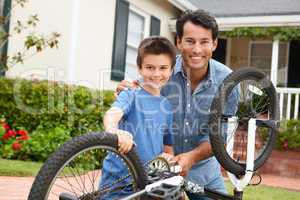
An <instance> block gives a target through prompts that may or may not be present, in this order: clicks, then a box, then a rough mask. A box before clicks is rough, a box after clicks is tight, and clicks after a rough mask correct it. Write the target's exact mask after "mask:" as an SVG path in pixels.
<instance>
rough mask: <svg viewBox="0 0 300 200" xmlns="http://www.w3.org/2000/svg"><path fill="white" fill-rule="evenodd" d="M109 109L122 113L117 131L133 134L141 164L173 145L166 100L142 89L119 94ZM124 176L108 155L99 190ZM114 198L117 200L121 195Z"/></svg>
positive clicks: (114, 158) (119, 167)
mask: <svg viewBox="0 0 300 200" xmlns="http://www.w3.org/2000/svg"><path fill="white" fill-rule="evenodd" d="M112 107H118V108H120V109H122V110H123V112H124V115H123V117H122V120H121V122H120V123H119V128H120V129H122V130H126V131H128V132H130V133H132V135H133V140H134V142H135V143H136V147H135V148H136V151H137V153H138V155H139V157H140V159H141V161H142V162H143V163H146V162H148V161H150V160H152V159H153V158H155V157H156V156H157V155H159V154H161V153H162V152H163V146H164V145H172V143H173V142H172V131H171V127H172V107H171V104H170V103H169V102H168V100H167V99H166V98H165V97H162V96H153V95H151V94H150V93H148V92H147V91H145V90H144V89H140V90H126V91H122V92H121V93H120V94H119V96H118V98H117V99H116V101H115V102H114V103H113V105H112ZM127 174H128V171H127V169H126V168H125V166H124V164H123V163H122V162H121V161H120V158H117V157H116V156H115V154H113V153H109V154H108V155H107V156H106V158H105V159H104V161H103V169H102V177H101V182H100V188H101V186H105V185H106V184H110V183H113V182H114V181H116V180H118V179H119V178H121V177H124V176H126V175H127ZM124 181H125V182H128V181H129V180H124ZM120 184H124V182H122V183H120ZM116 187H117V186H116ZM122 192H126V191H122ZM128 192H130V191H128ZM112 195H113V194H110V196H109V197H108V195H106V196H107V197H105V198H104V199H113V198H114V197H113V196H112ZM115 195H118V196H119V197H120V196H121V195H122V194H120V193H118V194H115ZM115 197H117V196H115Z"/></svg>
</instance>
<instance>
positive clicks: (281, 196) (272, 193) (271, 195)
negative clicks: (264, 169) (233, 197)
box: [226, 182, 300, 200]
mask: <svg viewBox="0 0 300 200" xmlns="http://www.w3.org/2000/svg"><path fill="white" fill-rule="evenodd" d="M226 187H227V190H228V191H230V192H232V191H233V186H232V184H231V183H229V182H226ZM299 199H300V191H290V190H286V189H281V188H275V187H267V186H262V185H259V186H248V187H246V189H245V190H244V198H243V200H299Z"/></svg>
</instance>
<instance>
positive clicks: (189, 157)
mask: <svg viewBox="0 0 300 200" xmlns="http://www.w3.org/2000/svg"><path fill="white" fill-rule="evenodd" d="M172 161H174V162H177V164H178V165H180V166H181V168H182V171H181V173H180V175H181V176H186V175H187V174H188V172H189V170H190V169H191V167H192V166H193V165H194V164H195V163H196V161H195V158H194V155H193V153H192V152H191V151H190V152H186V153H182V154H179V155H177V156H175V157H174V158H173V159H172Z"/></svg>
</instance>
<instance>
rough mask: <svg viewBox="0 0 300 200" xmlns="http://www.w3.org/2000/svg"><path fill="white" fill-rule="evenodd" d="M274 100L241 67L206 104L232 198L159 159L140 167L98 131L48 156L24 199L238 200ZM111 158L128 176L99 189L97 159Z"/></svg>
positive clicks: (269, 131)
mask: <svg viewBox="0 0 300 200" xmlns="http://www.w3.org/2000/svg"><path fill="white" fill-rule="evenodd" d="M235 90H238V91H239V95H240V96H239V98H238V99H237V104H236V105H237V112H235V113H234V115H228V114H227V112H226V109H227V108H226V102H227V101H228V99H229V97H230V95H231V93H232V92H233V91H235ZM277 104H278V102H277V95H276V91H275V88H274V86H273V85H272V83H271V82H270V81H269V80H268V79H267V77H266V76H265V74H264V73H262V72H261V71H259V70H257V69H253V68H242V69H239V70H237V71H235V72H233V73H231V74H230V75H229V76H228V77H227V78H226V79H225V80H224V82H223V84H222V85H221V86H220V87H219V90H218V93H217V95H216V96H215V97H214V99H213V101H212V104H211V109H210V112H211V116H210V121H209V127H210V135H209V137H210V142H211V145H212V149H213V153H214V156H215V157H216V158H217V160H218V161H219V163H220V164H221V166H223V168H224V169H225V170H227V171H228V175H229V178H230V180H231V182H232V183H233V184H234V186H235V190H234V195H228V194H223V193H219V192H217V191H213V190H210V189H209V188H205V187H203V186H200V185H197V184H194V183H192V182H189V181H186V180H184V178H183V177H181V176H179V171H180V170H179V169H178V166H176V165H175V166H171V165H170V164H169V163H168V162H167V161H166V160H164V159H163V158H160V157H159V158H157V159H154V160H153V161H151V162H149V163H144V164H143V163H142V162H141V161H140V159H139V157H138V155H137V154H136V152H135V150H134V149H132V150H131V151H130V152H128V153H127V154H120V153H119V152H118V146H117V144H118V141H117V136H116V135H113V134H110V133H106V132H102V133H90V134H86V135H81V136H78V137H75V138H73V139H72V140H71V141H69V142H67V143H65V144H64V145H62V146H61V147H60V148H59V149H58V150H57V151H56V152H55V153H54V154H52V155H51V156H50V157H49V158H48V160H47V161H46V162H45V164H44V165H43V167H42V168H41V169H40V171H39V173H38V175H37V177H36V178H35V181H34V183H33V185H32V188H31V191H30V194H29V196H28V200H48V199H59V200H95V199H105V195H106V194H117V193H118V192H119V191H126V192H128V195H126V196H122V197H119V196H116V199H123V200H129V199H151V198H156V199H174V200H178V199H182V198H183V197H182V191H189V192H192V193H195V194H201V195H203V194H204V195H206V196H207V197H210V198H213V199H223V200H241V199H242V198H243V189H244V188H245V187H246V186H247V185H248V184H249V182H250V180H251V178H252V177H253V174H254V173H255V171H256V170H257V169H259V168H260V167H261V166H262V165H263V163H264V162H265V161H266V160H267V158H268V157H269V156H270V153H271V151H272V148H273V146H274V143H275V140H276V136H277V129H278V119H277V116H278V114H277V112H278V105H277ZM108 153H109V154H110V155H113V156H116V157H118V158H119V159H120V161H122V162H120V163H121V164H122V165H125V167H126V168H127V169H128V172H127V175H126V176H122V177H118V179H117V181H115V182H114V183H111V184H107V185H104V186H103V185H102V186H101V187H99V185H98V184H99V180H100V178H101V166H102V164H103V163H102V161H103V159H104V158H105V156H106V155H107V154H108Z"/></svg>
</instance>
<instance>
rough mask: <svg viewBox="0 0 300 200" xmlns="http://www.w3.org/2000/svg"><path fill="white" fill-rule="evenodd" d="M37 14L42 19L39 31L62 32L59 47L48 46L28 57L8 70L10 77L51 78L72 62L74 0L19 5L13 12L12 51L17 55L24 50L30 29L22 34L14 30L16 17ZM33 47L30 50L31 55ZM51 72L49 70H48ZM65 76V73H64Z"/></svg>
mask: <svg viewBox="0 0 300 200" xmlns="http://www.w3.org/2000/svg"><path fill="white" fill-rule="evenodd" d="M31 14H37V15H38V17H39V20H40V22H38V25H37V27H36V28H35V31H36V32H38V33H39V34H43V35H48V34H49V33H52V32H53V31H56V32H59V33H61V37H60V41H61V42H60V43H59V49H57V50H51V49H46V50H45V51H42V52H40V53H38V54H35V55H33V56H31V57H29V58H27V59H25V61H24V64H18V65H14V66H13V67H11V68H10V70H9V71H8V72H7V73H6V75H7V76H8V77H16V76H18V77H22V78H39V79H47V78H48V76H50V74H51V73H52V72H53V69H55V71H57V72H58V71H60V72H63V71H64V69H65V67H66V66H67V65H68V51H69V48H70V42H69V39H68V38H69V36H70V34H71V33H70V26H71V25H70V21H71V17H72V0H64V1H61V0H51V1H50V0H44V1H40V0H30V1H29V2H28V3H26V5H25V7H24V8H20V7H15V8H14V9H13V10H12V12H11V20H10V34H11V37H10V38H9V43H8V55H9V56H13V55H14V54H15V53H17V52H18V51H21V52H23V51H24V45H23V43H24V40H25V36H26V35H27V34H28V33H29V32H30V30H24V31H23V32H22V33H21V34H16V33H15V32H14V31H13V28H14V27H15V24H16V21H17V20H21V21H25V19H28V17H29V15H31ZM32 53H33V52H32V51H26V54H27V55H31V54H32ZM48 72H49V73H48ZM57 78H58V77H57ZM60 78H61V79H63V77H60Z"/></svg>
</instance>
